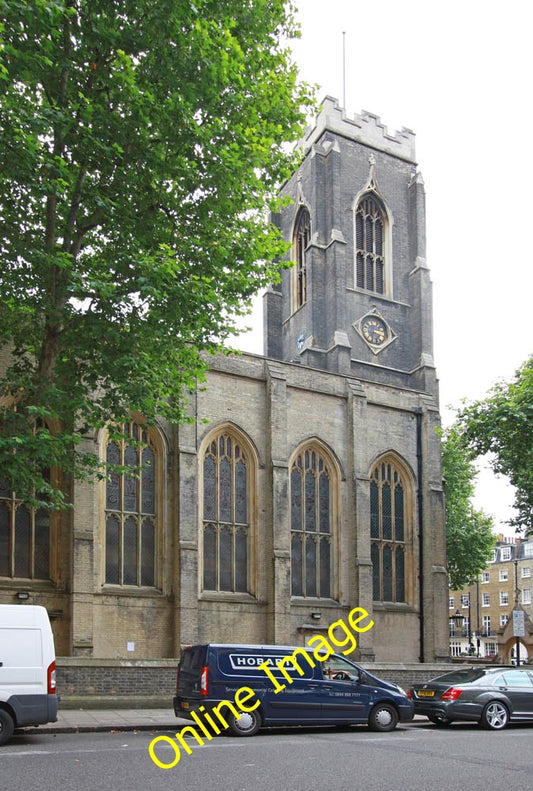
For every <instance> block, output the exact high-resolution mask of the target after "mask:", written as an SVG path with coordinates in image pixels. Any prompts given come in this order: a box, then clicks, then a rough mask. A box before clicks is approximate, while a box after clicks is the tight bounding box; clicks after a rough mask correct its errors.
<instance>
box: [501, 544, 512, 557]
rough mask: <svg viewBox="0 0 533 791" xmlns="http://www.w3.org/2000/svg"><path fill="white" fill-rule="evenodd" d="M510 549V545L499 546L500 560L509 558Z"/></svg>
mask: <svg viewBox="0 0 533 791" xmlns="http://www.w3.org/2000/svg"><path fill="white" fill-rule="evenodd" d="M511 554H512V549H511V547H502V548H501V558H502V560H511Z"/></svg>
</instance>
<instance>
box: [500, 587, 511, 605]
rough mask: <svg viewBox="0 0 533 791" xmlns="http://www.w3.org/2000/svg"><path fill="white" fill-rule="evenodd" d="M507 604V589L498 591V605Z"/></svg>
mask: <svg viewBox="0 0 533 791" xmlns="http://www.w3.org/2000/svg"><path fill="white" fill-rule="evenodd" d="M508 604H509V591H500V607H507V605H508Z"/></svg>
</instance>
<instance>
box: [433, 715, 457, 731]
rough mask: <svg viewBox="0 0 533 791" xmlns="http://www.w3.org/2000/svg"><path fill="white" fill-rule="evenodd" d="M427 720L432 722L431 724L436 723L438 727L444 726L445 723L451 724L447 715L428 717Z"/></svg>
mask: <svg viewBox="0 0 533 791" xmlns="http://www.w3.org/2000/svg"><path fill="white" fill-rule="evenodd" d="M428 719H429V720H431V722H432V723H433V725H438V726H439V727H442V728H443V727H445V726H446V725H451V724H452V720H450V719H449V717H445V716H442V717H428Z"/></svg>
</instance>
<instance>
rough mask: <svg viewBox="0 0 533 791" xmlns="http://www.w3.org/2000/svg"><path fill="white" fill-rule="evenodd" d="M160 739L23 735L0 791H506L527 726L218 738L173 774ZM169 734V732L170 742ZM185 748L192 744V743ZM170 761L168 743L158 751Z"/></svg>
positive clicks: (521, 779)
mask: <svg viewBox="0 0 533 791" xmlns="http://www.w3.org/2000/svg"><path fill="white" fill-rule="evenodd" d="M157 735H161V732H159V733H150V732H122V733H117V732H115V733H98V734H87V733H86V734H57V735H53V734H42V735H41V734H31V735H29V734H28V735H20V736H15V737H14V739H13V740H12V741H11V742H10V743H9V744H7V745H5V746H3V747H0V788H1V789H2V791H95V789H113V791H118V790H119V789H120V790H122V789H124V791H170V789H172V791H174V789H186V791H210V790H211V789H213V791H251V790H253V789H261V791H341V790H342V791H346V790H347V789H350V790H352V789H353V790H354V791H359V789H361V791H384V789H388V788H390V789H409V791H478V790H479V791H487V789H488V788H505V789H506V791H515V789H516V791H528V790H529V789H533V760H532V757H531V756H532V751H531V747H532V745H533V727H531V726H525V727H509V728H508V729H506V730H505V731H502V732H499V733H496V732H487V731H483V730H481V729H479V728H478V727H477V726H475V725H462V724H461V725H453V726H452V727H450V728H447V729H437V728H434V727H433V726H432V725H430V724H429V723H428V724H427V725H426V724H425V723H423V722H413V723H410V724H408V725H402V726H399V727H398V728H397V729H396V730H395V731H393V732H392V733H385V734H378V733H372V732H370V731H368V730H367V729H366V728H364V727H356V728H352V729H344V730H340V729H311V728H305V729H304V728H302V729H297V730H294V729H293V730H291V729H284V730H281V729H276V730H271V731H263V732H261V733H259V734H258V735H257V736H254V737H252V738H232V737H228V736H219V737H217V738H216V739H213V741H211V742H207V743H206V744H205V745H204V746H200V745H195V746H194V747H193V749H192V753H191V754H190V755H188V754H187V753H186V752H185V750H184V749H182V750H181V752H180V760H179V763H178V764H177V765H176V766H175V767H174V768H172V769H161V768H158V767H157V766H156V765H155V764H154V762H153V761H152V759H151V758H150V755H149V752H148V747H149V744H150V742H151V740H152V739H153V738H154V737H155V736H157ZM172 735H173V734H172V733H171V732H168V736H172ZM191 746H192V742H191ZM157 753H158V755H159V759H160V760H161V761H162V762H166V763H170V762H171V761H173V760H174V758H175V757H176V753H175V752H174V751H173V750H171V748H170V746H167V747H165V745H164V744H163V745H161V743H160V746H159V748H158V749H157Z"/></svg>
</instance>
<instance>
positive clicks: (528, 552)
mask: <svg viewBox="0 0 533 791" xmlns="http://www.w3.org/2000/svg"><path fill="white" fill-rule="evenodd" d="M522 546H523V549H524V557H525V558H533V541H529V542H528V543H527V544H522Z"/></svg>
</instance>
